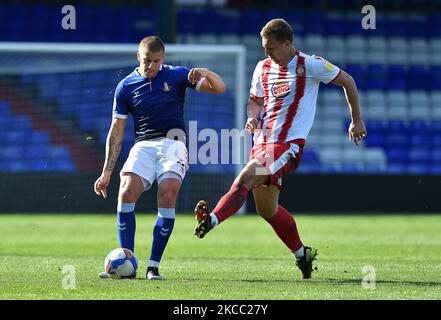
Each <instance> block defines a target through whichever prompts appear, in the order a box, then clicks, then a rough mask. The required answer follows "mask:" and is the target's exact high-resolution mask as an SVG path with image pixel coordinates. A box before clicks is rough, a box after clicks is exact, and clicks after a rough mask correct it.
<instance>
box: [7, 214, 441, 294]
mask: <svg viewBox="0 0 441 320" xmlns="http://www.w3.org/2000/svg"><path fill="white" fill-rule="evenodd" d="M154 219H155V217H154V216H153V215H142V214H138V216H137V234H136V248H135V251H136V255H137V257H138V259H139V264H140V268H139V270H138V271H139V272H138V278H137V279H136V280H109V279H107V280H101V279H98V278H97V274H98V272H99V271H102V269H103V261H104V257H105V255H106V254H107V252H109V251H110V250H111V249H114V248H116V247H118V241H117V235H116V219H115V217H113V216H102V215H77V214H75V215H70V216H69V215H61V216H59V215H0V235H1V240H0V299H227V300H228V299H440V298H441V280H440V277H439V275H440V274H441V260H440V257H441V237H440V230H441V216H439V215H409V216H401V215H400V216H398V215H394V216H384V215H371V216H349V215H346V216H328V215H309V216H307V215H303V216H298V217H297V218H296V219H297V224H298V226H299V230H300V233H301V236H302V239H303V241H304V243H305V244H307V245H313V246H316V247H317V248H318V249H319V254H320V255H319V257H318V258H319V260H318V263H317V265H318V268H319V270H318V272H314V273H313V279H311V280H307V281H304V280H301V276H300V271H299V270H298V269H297V268H296V267H295V265H294V259H293V257H292V256H291V255H290V254H289V252H288V251H287V249H286V248H285V246H284V245H283V244H282V242H281V241H280V240H279V239H278V238H277V237H276V236H275V234H274V232H273V230H272V229H271V228H270V226H269V225H268V224H267V223H266V222H265V221H263V220H262V219H260V218H259V217H257V216H255V215H249V216H239V217H233V218H231V219H230V220H228V221H226V222H225V223H223V224H222V225H221V226H220V227H219V228H217V229H215V230H214V231H212V232H210V234H208V235H207V237H206V238H204V239H202V240H199V239H197V238H196V237H195V236H193V235H192V230H193V227H194V220H193V217H192V216H191V215H178V216H177V221H176V224H175V230H174V232H173V235H172V237H171V238H170V242H169V245H168V248H167V250H166V252H165V255H164V257H163V261H162V265H161V269H160V270H161V272H162V274H163V275H164V276H165V278H166V280H164V281H162V282H158V281H154V282H152V281H147V280H145V269H146V267H147V261H148V258H149V255H150V246H151V234H152V228H153V225H154ZM66 265H72V266H74V268H75V277H76V283H75V285H76V288H75V289H71V290H66V289H63V286H62V283H63V277H65V276H66V275H67V273H64V274H63V267H64V266H66ZM364 266H372V267H373V268H375V276H376V285H375V289H365V288H363V286H362V280H363V278H364V277H366V276H367V271H366V272H365V273H363V271H362V269H363V267H364ZM371 274H372V273H371Z"/></svg>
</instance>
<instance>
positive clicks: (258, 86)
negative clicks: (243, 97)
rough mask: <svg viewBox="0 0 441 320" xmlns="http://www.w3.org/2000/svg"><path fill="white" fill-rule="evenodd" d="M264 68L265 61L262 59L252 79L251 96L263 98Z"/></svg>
mask: <svg viewBox="0 0 441 320" xmlns="http://www.w3.org/2000/svg"><path fill="white" fill-rule="evenodd" d="M262 68H263V63H262V61H260V62H259V63H258V64H257V65H256V69H254V73H253V79H252V80H251V88H250V96H254V97H257V98H262V97H263V96H264V92H263V87H262Z"/></svg>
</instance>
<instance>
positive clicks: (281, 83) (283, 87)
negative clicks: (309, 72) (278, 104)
mask: <svg viewBox="0 0 441 320" xmlns="http://www.w3.org/2000/svg"><path fill="white" fill-rule="evenodd" d="M290 91H291V87H290V85H289V81H288V80H276V81H275V82H274V83H273V85H272V87H271V93H272V94H273V96H274V97H276V98H284V97H286V96H287V95H288V94H289V92H290Z"/></svg>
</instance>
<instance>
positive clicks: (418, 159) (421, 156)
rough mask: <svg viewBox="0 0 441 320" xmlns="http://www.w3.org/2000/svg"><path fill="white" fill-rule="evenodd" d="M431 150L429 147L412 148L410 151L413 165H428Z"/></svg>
mask: <svg viewBox="0 0 441 320" xmlns="http://www.w3.org/2000/svg"><path fill="white" fill-rule="evenodd" d="M430 156H431V150H430V148H429V147H428V146H427V147H422V146H412V148H411V149H410V150H409V160H410V162H411V163H423V164H427V163H428V162H429V161H430Z"/></svg>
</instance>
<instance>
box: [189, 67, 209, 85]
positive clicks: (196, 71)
mask: <svg viewBox="0 0 441 320" xmlns="http://www.w3.org/2000/svg"><path fill="white" fill-rule="evenodd" d="M209 72H210V71H209V70H208V69H205V68H193V69H191V70H190V72H189V73H188V81H190V83H191V84H195V83H198V82H199V80H201V79H202V78H206V77H207V76H208V73H209Z"/></svg>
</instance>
